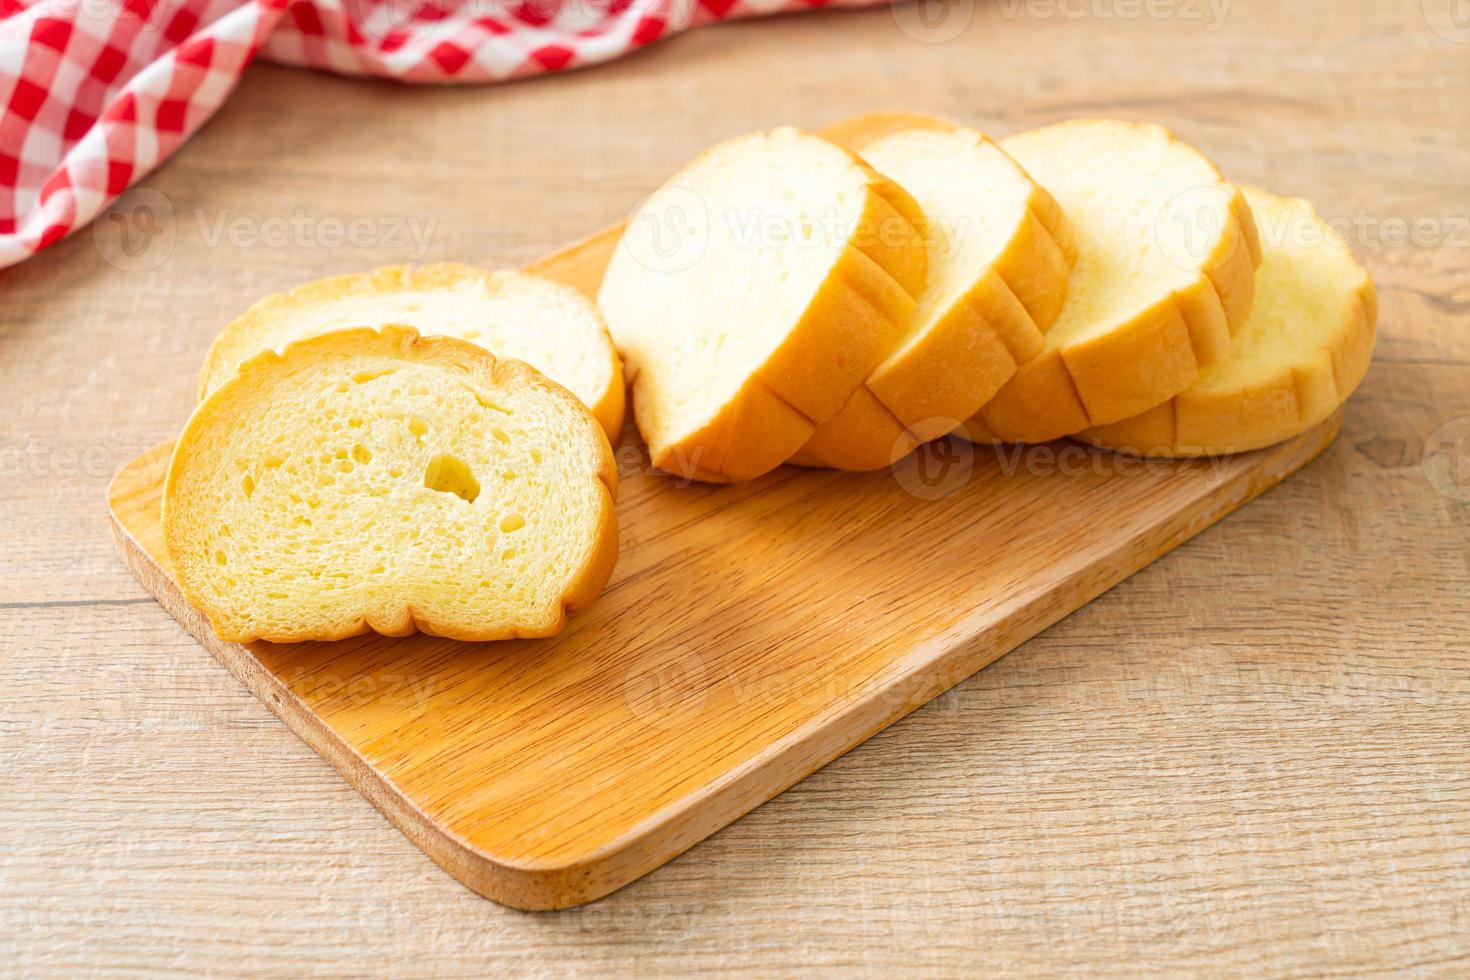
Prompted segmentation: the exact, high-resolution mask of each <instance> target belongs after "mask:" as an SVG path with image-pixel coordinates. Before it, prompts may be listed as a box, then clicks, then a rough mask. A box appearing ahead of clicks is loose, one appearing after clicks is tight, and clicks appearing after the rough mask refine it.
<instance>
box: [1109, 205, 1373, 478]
mask: <svg viewBox="0 0 1470 980" xmlns="http://www.w3.org/2000/svg"><path fill="white" fill-rule="evenodd" d="M1242 189H1243V190H1244V192H1245V195H1246V200H1247V201H1248V202H1249V203H1250V206H1251V210H1252V211H1253V212H1254V214H1255V220H1256V224H1257V226H1258V227H1259V228H1260V229H1261V237H1262V239H1263V246H1262V251H1263V253H1264V254H1263V258H1262V261H1261V268H1260V270H1259V271H1258V272H1257V273H1256V298H1255V302H1254V304H1253V305H1252V306H1251V312H1250V316H1248V317H1247V318H1246V321H1245V324H1244V325H1243V326H1242V327H1241V328H1240V330H1239V332H1237V333H1236V335H1235V345H1234V347H1233V349H1232V350H1231V352H1230V356H1229V357H1227V358H1226V359H1225V360H1223V361H1220V362H1218V363H1216V364H1214V365H1212V366H1210V367H1208V368H1206V369H1205V370H1204V371H1202V372H1201V373H1200V376H1199V377H1198V378H1196V379H1195V381H1194V383H1193V384H1191V385H1190V386H1189V387H1188V388H1186V389H1185V390H1184V391H1182V392H1180V393H1179V394H1177V395H1175V396H1174V397H1173V398H1172V399H1170V400H1169V401H1167V402H1165V403H1164V404H1162V405H1159V406H1158V407H1156V408H1152V409H1149V410H1148V411H1147V412H1144V413H1143V414H1141V415H1137V416H1134V417H1133V418H1130V419H1124V420H1123V421H1121V422H1114V423H1112V424H1110V425H1104V426H1099V427H1096V428H1091V429H1087V430H1085V431H1084V432H1083V433H1082V435H1081V438H1083V439H1085V440H1086V441H1088V442H1091V443H1094V444H1095V445H1099V446H1105V447H1107V448H1110V449H1124V450H1130V451H1132V452H1137V453H1145V454H1148V455H1158V456H1199V455H1219V454H1223V453H1231V452H1240V451H1243V450H1247V449H1259V448H1260V447H1262V446H1269V445H1271V444H1273V443H1277V442H1281V441H1283V440H1285V439H1290V438H1291V437H1292V436H1294V435H1297V434H1299V433H1301V432H1304V431H1306V430H1307V429H1309V428H1311V427H1312V426H1314V425H1316V424H1317V423H1318V422H1321V421H1323V420H1324V419H1326V418H1327V417H1328V416H1330V415H1331V414H1332V413H1333V412H1335V411H1337V409H1338V408H1339V407H1340V406H1341V405H1342V403H1343V402H1345V401H1347V399H1348V396H1349V395H1351V394H1352V393H1353V389H1354V388H1356V387H1357V386H1358V382H1359V381H1361V380H1362V379H1363V375H1364V374H1365V373H1366V372H1367V370H1368V362H1369V360H1370V359H1371V358H1372V356H1373V338H1374V328H1375V325H1376V323H1377V319H1378V300H1377V294H1376V293H1375V292H1374V289H1373V280H1372V279H1371V278H1370V277H1369V276H1368V273H1367V271H1366V270H1365V269H1364V268H1363V267H1362V266H1361V265H1359V264H1358V263H1357V261H1356V260H1354V258H1353V254H1352V251H1351V249H1349V248H1348V246H1347V243H1345V242H1344V241H1343V240H1342V239H1341V238H1340V237H1339V236H1338V235H1337V233H1336V232H1334V231H1333V230H1332V228H1331V227H1329V226H1328V225H1327V223H1326V222H1324V221H1323V220H1322V218H1321V217H1320V216H1318V214H1317V212H1316V211H1314V210H1313V209H1312V206H1311V205H1310V204H1309V203H1307V202H1306V201H1303V200H1299V199H1294V198H1283V197H1276V196H1274V195H1272V194H1268V193H1266V192H1265V191H1262V190H1257V189H1255V188H1251V187H1246V188H1242Z"/></svg>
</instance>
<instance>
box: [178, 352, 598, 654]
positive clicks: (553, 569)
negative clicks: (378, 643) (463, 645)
mask: <svg viewBox="0 0 1470 980" xmlns="http://www.w3.org/2000/svg"><path fill="white" fill-rule="evenodd" d="M616 486H617V474H616V470H615V468H614V465H613V457H612V451H611V449H609V447H608V442H607V437H606V435H604V434H603V431H602V429H601V427H599V426H598V425H597V423H596V421H595V420H594V419H593V418H592V416H591V414H590V413H589V412H588V411H587V409H586V408H585V407H584V406H583V405H582V404H581V403H580V402H579V401H578V400H577V399H576V398H574V397H573V396H572V395H571V394H570V393H569V392H567V391H566V389H564V388H562V387H561V386H560V385H558V384H556V383H554V382H552V381H550V380H548V379H547V378H546V377H545V376H543V375H542V374H540V373H539V372H537V371H536V370H535V369H534V368H531V367H529V366H527V365H526V364H523V363H522V362H520V361H516V360H512V359H510V358H503V359H496V358H495V356H494V355H492V354H490V353H488V352H487V351H485V350H484V349H482V348H480V347H477V346H476V345H474V344H472V343H469V342H468V341H463V340H458V339H455V338H450V337H426V338H421V337H420V336H419V335H418V333H417V332H416V331H415V330H413V329H412V328H410V327H396V326H388V327H384V328H383V329H382V330H381V331H374V330H370V329H366V328H360V329H354V330H344V331H337V332H334V333H329V334H322V335H318V336H315V337H309V338H307V339H305V340H300V341H297V342H295V343H293V344H289V345H288V346H287V347H286V349H285V351H284V353H281V354H277V353H276V352H274V351H267V352H265V353H263V354H260V355H258V356H256V357H254V358H251V359H250V360H248V361H246V362H245V363H244V364H242V365H241V366H240V370H239V372H238V373H237V374H236V375H235V376H234V377H233V378H231V379H230V380H229V381H226V382H225V383H224V384H223V385H221V386H220V387H219V388H217V389H215V391H214V392H213V393H212V394H211V395H210V396H209V397H208V398H206V399H205V400H204V401H203V402H201V403H200V405H199V406H198V407H197V408H196V409H195V410H194V414H193V416H191V417H190V419H189V422H188V424H187V425H186V426H185V427H184V432H183V434H182V435H181V436H179V440H178V443H177V444H176V445H175V447H174V452H173V457H172V459H171V460H170V462H169V469H168V474H167V477H166V478H165V481H164V492H163V533H164V540H165V543H166V545H167V547H168V553H169V557H170V559H171V560H172V562H173V566H174V570H175V573H176V575H177V578H178V582H179V585H180V586H181V588H182V589H183V591H184V594H185V595H186V596H188V598H189V600H190V602H192V603H193V604H194V605H195V606H196V607H198V608H199V609H200V610H202V611H203V612H204V613H205V615H206V616H208V617H209V620H210V622H211V623H212V624H213V625H214V629H215V632H217V633H218V634H219V635H220V637H222V638H223V639H226V640H234V641H238V642H245V641H249V640H257V639H263V640H274V641H279V642H288V641H289V642H294V641H298V640H335V639H339V638H341V637H345V636H352V635H354V634H357V633H363V632H366V631H368V630H376V631H377V632H379V633H384V634H387V635H389V636H402V635H406V634H408V633H412V632H413V631H414V630H415V629H418V630H422V631H424V632H426V633H434V634H438V635H440V636H448V637H453V638H455V639H461V640H498V639H504V638H509V637H531V636H549V635H551V634H553V633H556V632H558V631H559V630H561V628H562V626H563V625H564V623H565V619H566V613H567V612H568V611H569V610H576V609H578V608H580V607H582V606H583V605H585V604H586V603H588V602H590V601H591V600H592V599H593V598H594V597H595V596H596V595H597V594H598V593H599V592H600V591H601V590H602V587H603V585H604V584H606V582H607V579H608V576H609V575H610V574H611V572H612V567H613V563H614V561H615V560H616V557H617V518H616V515H615V512H614V509H613V495H614V492H615V488H616Z"/></svg>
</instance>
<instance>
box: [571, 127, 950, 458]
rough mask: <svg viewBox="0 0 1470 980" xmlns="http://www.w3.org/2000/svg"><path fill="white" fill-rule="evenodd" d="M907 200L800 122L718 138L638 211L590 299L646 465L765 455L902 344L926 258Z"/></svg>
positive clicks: (813, 422) (801, 437)
mask: <svg viewBox="0 0 1470 980" xmlns="http://www.w3.org/2000/svg"><path fill="white" fill-rule="evenodd" d="M923 226H924V219H923V215H922V212H921V211H920V209H919V207H918V206H917V205H916V204H915V203H914V201H913V199H912V198H911V197H910V196H909V195H908V194H907V193H906V192H904V191H903V190H902V189H901V188H899V187H898V185H897V184H895V183H894V182H893V181H891V180H889V179H887V178H885V177H882V176H880V175H879V174H878V173H877V172H876V171H874V170H873V169H872V168H871V167H869V166H868V165H867V164H865V163H864V162H863V161H862V160H861V159H859V158H858V157H857V156H855V155H854V154H852V153H851V152H850V151H848V150H845V149H843V148H841V147H838V146H837V145H835V144H833V143H830V142H828V141H826V140H824V139H820V138H818V137H816V136H812V135H810V134H807V133H802V132H799V131H797V130H794V129H777V130H774V131H772V132H769V133H754V134H750V135H747V136H741V137H737V138H735V139H732V140H728V141H726V142H724V143H721V144H719V145H717V146H715V147H713V148H711V149H709V150H707V151H706V152H705V153H703V154H702V155H700V156H699V157H697V158H696V159H695V160H694V161H693V162H691V163H690V164H688V165H687V166H685V167H684V169H682V170H680V171H679V172H678V173H677V174H675V175H674V176H673V177H671V178H670V179H669V180H668V182H667V183H666V184H665V185H664V186H663V187H662V188H661V189H660V190H659V191H657V192H655V193H654V194H653V195H651V196H650V197H649V198H648V199H647V200H646V201H645V202H644V203H643V204H642V205H641V206H640V207H639V208H637V209H636V210H635V212H634V213H633V215H632V217H631V219H630V220H629V222H628V224H627V227H626V229H625V231H624V232H623V236H622V238H621V239H620V240H619V242H618V244H617V247H616V249H615V250H614V254H613V257H612V260H611V262H610V263H609V265H608V268H607V272H606V274H605V276H604V278H603V282H602V288H601V290H600V292H599V294H598V303H599V305H600V306H601V307H602V310H603V313H604V314H605V315H606V317H607V323H608V327H609V329H610V330H611V331H612V335H613V339H614V341H615V342H616V344H617V347H618V350H619V351H620V352H621V354H622V355H623V357H624V359H625V361H626V364H627V370H628V375H629V378H630V380H631V382H632V386H633V411H634V417H635V418H636V420H637V422H638V428H639V431H640V432H642V434H643V438H644V440H645V441H646V442H647V443H648V447H649V451H650V454H651V457H652V461H653V463H654V465H655V466H657V467H659V468H661V469H664V470H668V471H670V472H673V473H677V474H679V475H681V476H684V477H688V478H692V479H700V480H711V481H728V480H748V479H752V478H754V477H757V476H760V475H761V474H762V473H765V472H767V471H768V470H771V469H774V468H775V467H776V466H779V465H780V464H781V463H783V462H785V461H786V460H787V459H788V458H790V457H791V455H792V454H793V453H795V452H796V451H797V450H799V449H800V448H801V447H802V445H803V444H804V443H805V442H806V441H807V440H808V439H810V438H811V436H812V433H813V432H815V431H816V427H817V425H819V424H820V423H822V422H825V421H826V420H827V419H829V418H831V417H832V416H834V415H836V414H837V412H838V411H839V410H840V409H841V408H842V407H843V406H844V405H845V404H846V403H847V401H848V399H849V398H850V397H851V396H852V393H853V392H854V391H855V390H856V389H857V388H858V386H859V385H861V384H862V383H863V381H864V379H866V378H867V377H868V375H869V374H871V373H872V371H873V369H874V368H876V367H877V366H878V365H879V364H880V363H882V361H883V360H884V359H885V358H886V357H887V356H888V354H889V352H890V351H891V350H892V349H893V347H894V345H895V344H896V343H897V342H898V340H899V338H900V336H901V334H902V331H903V328H904V325H905V324H906V323H907V321H908V318H909V316H910V314H912V313H913V310H914V305H915V300H914V297H915V295H916V294H917V293H918V292H919V290H920V289H921V288H922V287H923V284H924V276H925V269H926V252H925V246H924V227H923Z"/></svg>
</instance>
